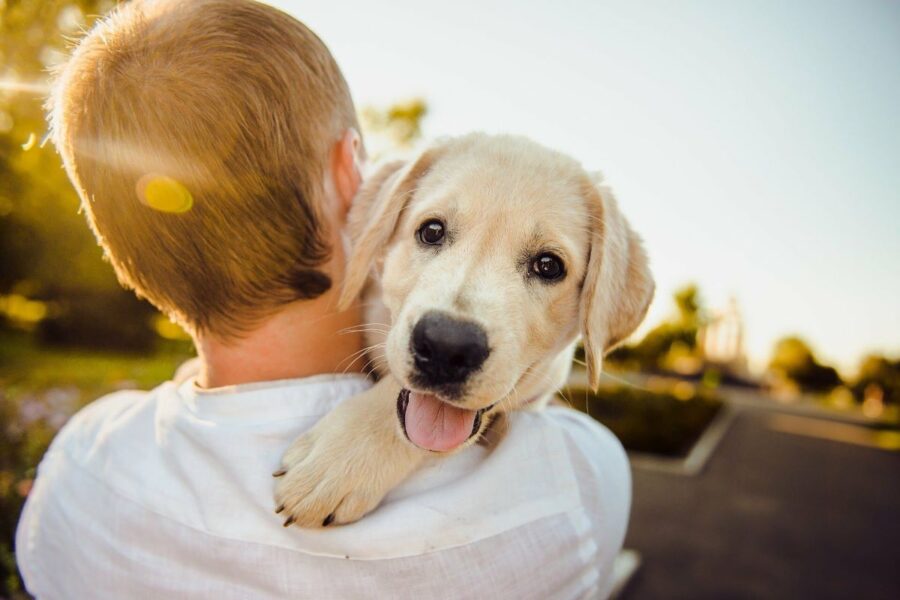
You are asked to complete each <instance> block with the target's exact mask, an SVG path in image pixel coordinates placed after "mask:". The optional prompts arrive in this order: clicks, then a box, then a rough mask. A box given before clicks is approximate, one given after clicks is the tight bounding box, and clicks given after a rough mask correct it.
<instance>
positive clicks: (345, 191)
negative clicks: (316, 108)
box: [330, 127, 362, 219]
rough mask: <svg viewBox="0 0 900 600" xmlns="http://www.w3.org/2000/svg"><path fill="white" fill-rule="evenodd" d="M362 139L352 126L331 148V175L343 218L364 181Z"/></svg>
mask: <svg viewBox="0 0 900 600" xmlns="http://www.w3.org/2000/svg"><path fill="white" fill-rule="evenodd" d="M361 145H362V140H361V139H360V137H359V133H357V131H356V130H355V129H353V128H352V127H351V128H349V129H347V130H346V131H345V132H344V135H343V136H341V139H340V140H338V141H337V142H335V144H334V147H333V148H332V149H331V165H330V166H331V176H332V178H333V184H334V189H335V191H337V195H338V200H339V201H340V203H341V217H342V219H343V218H345V217H346V215H347V214H348V213H349V211H350V207H351V205H352V202H353V197H354V196H355V195H356V193H357V191H359V186H360V184H361V182H362V176H361V175H360V173H361V170H362V165H361V164H360V148H361Z"/></svg>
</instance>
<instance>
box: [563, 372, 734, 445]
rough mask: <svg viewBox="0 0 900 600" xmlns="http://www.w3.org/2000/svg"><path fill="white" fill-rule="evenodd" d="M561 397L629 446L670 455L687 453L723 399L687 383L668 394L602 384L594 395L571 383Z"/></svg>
mask: <svg viewBox="0 0 900 600" xmlns="http://www.w3.org/2000/svg"><path fill="white" fill-rule="evenodd" d="M685 386H687V387H685ZM688 388H689V389H688ZM561 398H562V399H563V400H564V401H565V402H566V403H567V404H569V405H570V406H572V408H575V409H577V410H580V411H582V412H584V413H586V414H588V415H590V416H591V417H593V418H594V419H596V420H597V421H600V422H601V423H603V424H604V425H605V426H606V427H607V428H608V429H609V430H610V431H612V432H613V433H614V434H615V435H616V437H617V438H619V440H620V441H621V442H622V445H623V446H625V448H626V449H628V450H631V451H636V452H649V453H652V454H660V455H664V456H671V457H683V456H686V455H687V453H688V452H689V451H690V449H691V447H693V445H694V443H695V442H696V441H697V440H698V439H699V437H700V435H701V434H702V433H703V430H704V429H706V427H707V426H708V425H709V424H710V422H711V421H712V420H713V418H714V417H715V416H716V414H718V412H719V410H720V409H721V408H722V400H720V399H719V398H717V397H715V396H713V395H710V394H709V393H707V392H703V391H698V390H697V389H696V388H695V387H694V386H693V385H692V384H690V383H688V382H681V383H679V384H676V386H675V387H674V388H673V389H672V391H671V392H669V393H658V392H653V391H649V390H643V389H639V388H636V387H630V386H616V387H608V388H601V389H600V390H599V391H598V392H597V393H596V394H595V393H592V392H590V391H588V390H587V389H585V388H567V389H565V390H563V391H562V392H561Z"/></svg>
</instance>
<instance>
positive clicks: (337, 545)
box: [16, 375, 631, 599]
mask: <svg viewBox="0 0 900 600" xmlns="http://www.w3.org/2000/svg"><path fill="white" fill-rule="evenodd" d="M368 385H369V384H368V382H367V381H366V380H365V379H364V378H363V377H361V376H355V375H342V376H334V375H324V376H317V377H310V378H307V379H300V380H291V381H280V382H269V383H265V384H250V385H241V386H235V387H230V388H219V389H216V390H210V391H203V390H198V388H197V387H196V386H195V385H194V382H193V380H192V379H191V380H188V381H185V382H183V383H180V384H179V383H174V382H169V383H165V384H163V385H161V386H160V387H158V388H156V389H155V390H153V391H150V392H138V391H127V392H119V393H115V394H112V395H110V396H107V397H105V398H103V399H101V400H98V401H97V402H94V403H93V404H91V405H89V406H87V407H86V408H84V409H83V410H82V411H81V412H79V413H78V414H77V415H76V416H75V417H74V418H72V420H71V421H70V422H69V423H68V424H67V425H66V426H65V427H64V428H63V429H62V431H60V433H59V435H58V436H57V437H56V439H55V440H54V441H53V444H52V445H51V447H50V450H49V451H48V452H47V454H46V455H45V456H44V459H43V461H42V462H41V465H40V467H39V470H38V477H37V480H36V482H35V485H34V488H33V490H32V492H31V494H30V496H29V498H28V501H27V503H26V506H25V509H24V511H23V513H22V517H21V520H20V522H19V527H18V531H17V538H16V546H17V557H18V561H19V567H20V569H21V572H22V575H23V577H24V578H25V583H26V586H27V588H28V589H29V591H30V592H31V593H32V594H34V595H35V596H37V597H38V598H41V599H44V598H48V599H54V598H75V599H82V598H96V599H102V598H115V599H122V598H148V599H150V598H153V599H156V598H167V599H168V598H215V599H231V598H235V599H237V598H241V599H243V598H247V599H251V598H252V599H267V598H315V599H326V598H416V599H428V598H516V599H518V598H541V599H543V598H581V597H602V596H605V595H606V594H607V593H608V591H609V588H610V586H611V585H612V576H611V573H612V565H613V559H614V558H615V556H616V553H617V552H618V550H619V549H620V548H621V545H622V540H623V537H624V535H625V529H626V525H627V520H628V513H629V505H630V494H631V483H630V475H629V468H628V463H627V459H626V457H625V454H624V452H623V450H622V447H621V445H620V444H619V443H618V441H617V440H616V439H615V438H614V437H613V436H612V434H610V433H609V432H608V431H607V430H606V429H604V428H603V427H601V426H600V425H598V424H597V423H595V422H594V421H593V420H592V419H590V418H589V417H586V416H583V415H581V414H579V413H576V412H574V411H572V410H568V409H563V408H548V409H546V410H544V411H542V412H540V413H525V412H523V413H516V414H514V415H512V416H511V419H510V430H509V433H508V435H507V437H506V438H505V439H504V440H503V441H502V442H501V443H500V444H499V445H498V446H497V447H496V448H495V449H494V450H493V451H488V450H486V449H484V448H481V447H478V446H476V447H473V448H469V449H466V450H464V451H462V452H460V453H459V454H456V455H454V456H450V457H445V458H434V459H430V461H429V462H428V463H426V465H425V466H424V467H423V468H422V469H420V470H419V471H418V472H416V473H415V474H414V475H413V476H412V477H411V478H410V479H409V480H407V481H406V482H405V483H404V484H402V485H401V486H400V487H398V488H397V489H396V490H394V491H393V492H392V493H391V494H390V495H389V496H388V497H387V498H386V500H385V502H384V503H383V504H382V505H381V506H380V507H379V508H378V509H377V510H376V511H375V512H373V513H371V514H370V515H368V516H367V517H365V518H363V519H362V520H361V521H359V522H357V523H354V524H352V525H348V526H343V527H333V528H328V529H324V530H315V531H313V530H303V529H299V528H296V527H293V528H288V529H285V528H283V527H282V525H281V524H282V519H280V518H279V517H278V516H276V515H275V514H274V501H273V497H272V490H273V485H274V483H273V479H272V476H271V473H272V472H273V471H274V470H275V469H276V468H277V466H278V465H279V459H280V457H281V455H282V453H283V452H284V450H285V449H286V448H287V447H288V445H289V444H290V443H291V441H292V440H293V439H294V438H295V437H296V436H297V435H299V434H300V433H301V432H303V431H305V430H307V429H309V428H311V427H312V426H313V425H314V424H315V423H316V421H317V420H318V419H319V418H321V417H322V416H323V415H325V414H326V413H328V411H329V410H331V409H332V408H333V407H334V406H335V405H336V404H337V403H338V402H340V401H341V399H343V398H347V397H349V396H351V395H353V394H355V393H358V392H360V391H361V390H363V389H365V387H366V386H368Z"/></svg>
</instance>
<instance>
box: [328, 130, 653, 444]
mask: <svg viewBox="0 0 900 600" xmlns="http://www.w3.org/2000/svg"><path fill="white" fill-rule="evenodd" d="M350 232H351V237H352V239H353V249H352V251H351V257H350V262H349V266H348V270H347V278H346V280H345V284H344V289H343V295H342V302H343V303H344V304H348V303H350V302H352V301H353V299H354V298H355V297H356V296H357V295H358V294H359V292H360V290H361V289H362V287H363V285H364V284H365V281H366V279H367V277H368V276H370V275H371V274H374V275H375V276H376V277H378V278H380V283H381V287H382V291H383V296H382V299H383V301H384V302H385V304H386V306H387V307H388V309H389V310H390V313H391V317H392V327H391V330H390V333H389V335H388V337H387V341H386V346H385V354H386V358H387V362H388V366H389V368H390V370H391V372H392V374H393V375H394V376H395V377H396V378H397V379H398V380H399V381H400V382H401V384H402V385H403V386H404V387H405V388H407V389H408V390H411V392H410V393H408V394H407V395H406V397H405V398H404V397H403V395H401V403H400V405H399V406H398V408H399V410H400V412H401V422H402V423H403V424H404V426H405V428H406V431H407V435H408V436H409V437H410V439H413V441H415V442H416V443H419V445H424V446H425V447H429V448H431V449H434V450H449V449H452V448H455V447H457V446H459V445H461V444H462V443H464V442H465V441H466V440H468V439H470V438H471V437H473V434H476V433H478V431H479V428H480V427H481V416H482V414H483V413H484V411H486V410H489V409H490V408H491V407H493V406H494V405H496V404H497V403H498V402H506V403H507V407H509V406H511V405H514V404H516V403H517V402H521V401H525V400H528V399H529V398H530V397H531V396H533V395H534V394H537V393H542V392H544V393H546V392H549V391H552V389H546V388H548V387H550V388H552V386H553V385H554V384H553V383H551V382H550V381H549V376H548V372H547V369H546V365H547V363H548V362H552V361H553V360H554V358H556V357H557V356H558V355H559V354H560V353H561V352H563V351H564V350H565V349H566V348H567V347H568V346H569V345H571V343H572V342H573V341H574V339H575V338H576V337H577V335H578V333H579V332H581V334H582V335H583V338H584V345H585V350H586V355H587V359H588V371H589V377H590V381H591V384H592V385H593V386H596V385H597V383H598V379H599V374H600V369H601V365H602V357H603V355H604V353H605V352H606V351H607V350H609V349H610V348H612V347H613V346H614V345H615V344H617V343H618V342H620V341H621V340H622V339H624V338H625V337H626V336H627V335H628V334H629V333H631V331H633V330H634V328H635V327H637V325H638V324H639V322H640V321H641V319H642V318H643V316H644V313H645V312H646V309H647V306H648V305H649V302H650V299H651V297H652V293H653V282H652V279H651V277H650V273H649V270H648V266H647V258H646V255H645V253H644V251H643V249H642V247H641V242H640V239H639V238H638V237H637V236H636V235H635V234H634V232H633V231H632V230H631V229H630V227H629V226H628V224H627V223H626V221H625V219H624V217H622V215H621V214H620V213H619V211H618V207H617V206H616V202H615V200H614V199H613V197H612V195H611V193H610V192H609V190H608V189H606V188H605V187H604V186H602V185H598V184H595V183H594V182H593V181H592V180H591V179H590V178H589V176H588V175H587V174H586V173H585V172H584V171H583V170H582V168H581V167H580V166H579V165H578V164H577V163H576V162H575V161H573V160H572V159H570V158H568V157H565V156H563V155H561V154H559V153H556V152H553V151H550V150H547V149H545V148H543V147H541V146H538V145H537V144H535V143H533V142H530V141H528V140H525V139H522V138H516V137H509V136H485V135H480V134H473V135H469V136H466V137H463V138H458V139H454V140H449V141H445V142H443V143H440V144H437V145H434V146H432V147H430V148H429V149H427V150H425V151H424V152H423V153H422V154H420V155H419V156H418V157H417V158H416V159H414V160H412V161H410V162H407V163H403V162H395V163H389V164H386V165H384V166H383V167H382V168H381V169H380V170H379V171H378V172H377V173H376V174H375V175H373V176H372V177H371V178H370V179H369V180H367V182H366V183H365V185H364V186H363V189H362V190H361V192H360V194H359V196H358V197H357V201H356V205H355V206H354V209H353V211H352V214H351V223H350ZM373 272H374V273H373ZM411 412H412V413H414V414H410V413H411ZM436 424H437V425H436ZM410 427H413V428H414V429H415V431H411V430H410ZM420 442H421V443H420Z"/></svg>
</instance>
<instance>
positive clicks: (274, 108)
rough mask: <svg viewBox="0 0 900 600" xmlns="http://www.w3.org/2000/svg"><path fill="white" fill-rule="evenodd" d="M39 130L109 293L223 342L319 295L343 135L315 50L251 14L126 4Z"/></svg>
mask: <svg viewBox="0 0 900 600" xmlns="http://www.w3.org/2000/svg"><path fill="white" fill-rule="evenodd" d="M49 109H50V120H51V131H52V134H53V139H54V141H55V142H56V146H57V148H58V150H59V152H60V154H61V155H62V157H63V162H64V164H65V166H66V170H67V171H68V174H69V176H70V178H71V180H72V182H73V184H74V185H75V187H76V189H77V190H78V193H79V195H80V196H81V199H82V204H83V207H84V210H85V213H86V214H87V217H88V221H89V222H90V224H91V227H92V228H93V230H94V233H95V234H96V236H97V239H98V240H99V242H100V243H101V244H102V246H103V248H104V249H105V251H106V255H107V256H108V258H109V260H110V261H111V262H112V264H113V266H114V268H115V270H116V273H117V275H118V277H119V280H120V281H121V282H122V283H123V284H125V285H126V286H129V287H132V288H134V290H135V291H136V292H137V293H138V294H139V295H141V296H144V297H146V298H147V299H148V300H150V301H151V302H152V303H153V304H155V305H156V306H157V307H158V308H160V309H161V310H162V311H163V312H165V313H167V314H169V315H170V316H172V317H173V318H175V319H176V320H178V321H179V322H181V323H182V324H184V325H186V326H187V327H188V328H189V329H191V330H194V331H199V332H210V333H212V334H214V335H217V336H222V337H225V338H227V337H231V336H234V335H239V334H240V333H242V332H244V331H247V330H248V329H250V328H252V327H253V326H254V325H255V324H256V323H257V322H258V321H259V320H260V319H262V318H264V317H266V316H267V315H269V314H271V313H273V312H274V311H275V310H277V309H278V307H280V306H282V305H284V304H286V303H288V302H292V301H294V300H298V299H311V298H315V297H318V296H320V295H321V294H322V293H324V292H325V291H326V290H328V289H329V287H330V286H331V281H330V280H329V278H328V276H327V275H325V273H323V272H322V270H321V267H322V265H323V264H324V263H326V262H327V261H328V259H329V257H330V250H331V247H330V239H331V232H330V231H328V227H327V220H326V217H325V207H324V198H323V196H324V193H325V192H324V190H325V187H324V186H325V183H324V179H325V173H326V166H327V164H328V157H329V152H330V149H331V147H332V145H333V144H334V143H335V142H336V141H337V140H338V139H340V137H341V135H342V133H343V131H344V130H346V129H347V128H348V127H356V126H357V124H356V116H355V112H354V108H353V102H352V100H351V98H350V93H349V90H348V88H347V85H346V83H345V81H344V79H343V76H342V75H341V72H340V70H339V68H338V66H337V64H336V63H335V61H334V59H333V57H332V56H331V54H330V53H329V52H328V49H327V48H326V47H325V45H324V44H323V43H322V42H321V40H319V39H318V38H317V37H316V36H315V35H314V34H313V33H312V32H311V31H310V30H309V29H307V28H306V27H305V26H303V24H301V23H300V22H298V21H296V20H295V19H293V18H291V17H289V16H287V15H286V14H284V13H282V12H280V11H278V10H276V9H274V8H271V7H268V6H265V5H262V4H257V3H255V2H252V1H250V0H197V1H192V2H153V3H149V2H138V3H132V4H128V5H124V6H122V7H120V8H119V9H117V10H116V11H115V12H114V13H113V14H112V15H111V16H110V17H108V18H107V19H105V20H104V21H102V22H101V23H99V24H98V25H97V26H96V27H95V28H94V29H93V30H92V31H91V32H90V33H89V34H88V35H87V36H86V37H85V39H84V40H83V41H82V42H81V43H80V44H79V46H78V48H77V49H76V50H75V52H74V54H73V56H72V58H71V60H70V61H69V62H68V64H67V65H66V66H65V68H64V69H63V71H62V72H61V73H60V76H59V78H58V80H57V85H56V86H55V88H54V93H53V94H52V97H51V99H50V102H49Z"/></svg>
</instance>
